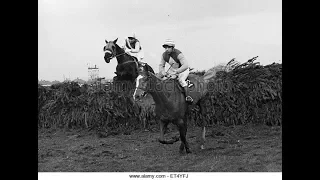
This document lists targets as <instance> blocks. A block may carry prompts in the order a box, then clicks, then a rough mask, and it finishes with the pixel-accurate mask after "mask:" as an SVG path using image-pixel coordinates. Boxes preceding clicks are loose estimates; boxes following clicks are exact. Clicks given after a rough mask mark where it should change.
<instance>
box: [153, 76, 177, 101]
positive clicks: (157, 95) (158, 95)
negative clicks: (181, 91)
mask: <svg viewBox="0 0 320 180" xmlns="http://www.w3.org/2000/svg"><path fill="white" fill-rule="evenodd" d="M153 78H154V79H153V80H152V82H153V84H152V85H151V87H152V91H151V92H150V94H151V96H152V97H153V100H154V101H155V103H157V104H164V105H166V106H170V103H171V101H172V98H168V96H167V95H166V94H168V93H176V92H174V91H173V89H174V88H172V91H171V92H170V91H165V90H164V89H163V88H165V85H164V82H163V81H162V80H160V79H158V78H157V77H155V76H154V77H153ZM157 85H160V87H161V90H159V91H157V90H156V89H157V87H156V86H157Z"/></svg>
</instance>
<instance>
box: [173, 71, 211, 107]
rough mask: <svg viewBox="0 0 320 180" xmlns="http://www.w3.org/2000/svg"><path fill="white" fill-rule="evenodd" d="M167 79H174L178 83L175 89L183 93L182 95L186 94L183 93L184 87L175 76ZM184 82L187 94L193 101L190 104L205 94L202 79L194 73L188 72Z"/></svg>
mask: <svg viewBox="0 0 320 180" xmlns="http://www.w3.org/2000/svg"><path fill="white" fill-rule="evenodd" d="M167 80H173V81H176V83H178V85H177V86H176V87H177V89H178V90H179V91H180V92H181V93H183V94H184V95H186V94H185V93H186V92H185V89H184V88H183V87H182V86H181V84H180V83H179V82H178V79H177V78H171V79H168V78H167ZM186 82H187V83H188V88H187V90H188V95H189V96H191V97H192V99H193V103H192V104H196V103H197V102H198V101H199V100H200V98H201V97H202V96H203V95H204V94H205V92H206V86H205V85H204V82H203V79H202V78H200V77H199V76H197V75H194V74H189V76H188V77H187V79H186Z"/></svg>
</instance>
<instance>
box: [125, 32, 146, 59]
mask: <svg viewBox="0 0 320 180" xmlns="http://www.w3.org/2000/svg"><path fill="white" fill-rule="evenodd" d="M123 48H124V50H125V52H126V53H127V54H129V55H131V56H134V57H136V58H137V59H138V61H142V60H143V58H144V52H143V50H142V47H141V45H140V41H139V40H138V39H137V38H136V36H135V34H134V33H133V35H132V36H129V37H127V38H126V39H125V44H124V46H123Z"/></svg>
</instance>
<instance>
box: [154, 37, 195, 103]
mask: <svg viewBox="0 0 320 180" xmlns="http://www.w3.org/2000/svg"><path fill="white" fill-rule="evenodd" d="M162 47H163V48H165V52H164V53H163V54H162V56H161V61H160V65H159V75H160V77H161V78H162V77H164V76H168V75H169V76H171V77H172V76H174V75H177V76H178V80H179V83H180V84H181V86H182V87H183V88H184V90H185V93H186V101H187V102H192V101H193V99H192V97H191V96H189V95H188V83H187V82H186V79H187V77H188V75H189V65H188V61H187V59H186V58H185V57H184V55H183V54H182V52H181V51H180V50H178V49H176V48H175V43H174V41H173V40H171V39H167V40H166V41H165V42H164V44H163V45H162ZM166 63H168V64H169V65H170V68H169V69H168V72H165V64H166Z"/></svg>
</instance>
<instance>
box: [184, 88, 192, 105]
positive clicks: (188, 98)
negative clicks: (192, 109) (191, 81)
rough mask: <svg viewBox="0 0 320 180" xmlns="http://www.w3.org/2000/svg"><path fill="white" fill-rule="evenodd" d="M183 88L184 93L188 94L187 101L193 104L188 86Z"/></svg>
mask: <svg viewBox="0 0 320 180" xmlns="http://www.w3.org/2000/svg"><path fill="white" fill-rule="evenodd" d="M183 88H184V92H185V94H186V101H187V102H190V103H192V102H193V99H192V97H191V96H189V91H188V86H185V87H183Z"/></svg>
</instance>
